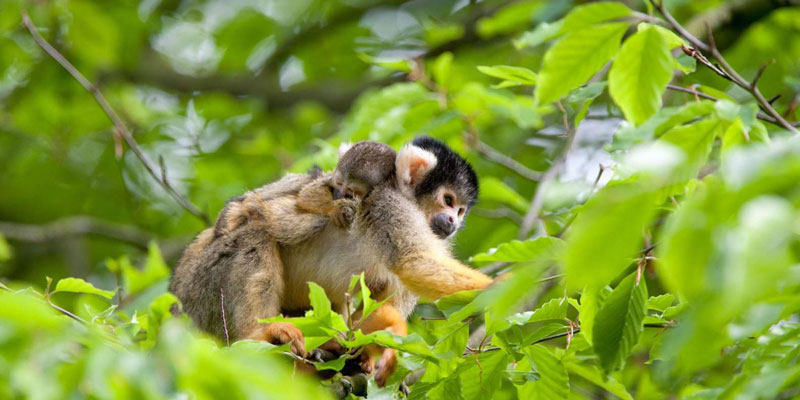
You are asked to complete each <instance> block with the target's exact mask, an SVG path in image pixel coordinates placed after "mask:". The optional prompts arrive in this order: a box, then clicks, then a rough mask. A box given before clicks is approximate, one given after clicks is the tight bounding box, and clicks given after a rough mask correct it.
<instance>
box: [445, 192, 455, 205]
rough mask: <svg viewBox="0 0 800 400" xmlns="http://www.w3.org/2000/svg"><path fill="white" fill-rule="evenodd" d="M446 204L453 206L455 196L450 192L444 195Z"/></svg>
mask: <svg viewBox="0 0 800 400" xmlns="http://www.w3.org/2000/svg"><path fill="white" fill-rule="evenodd" d="M444 204H447V206H448V207H452V206H453V196H450V195H448V194H446V195H444Z"/></svg>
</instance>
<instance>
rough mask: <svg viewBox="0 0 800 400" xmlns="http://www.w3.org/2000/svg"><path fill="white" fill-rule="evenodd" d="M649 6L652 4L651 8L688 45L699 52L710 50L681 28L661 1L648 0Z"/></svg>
mask: <svg viewBox="0 0 800 400" xmlns="http://www.w3.org/2000/svg"><path fill="white" fill-rule="evenodd" d="M650 4H652V5H653V7H655V8H656V9H657V10H658V12H659V13H661V15H662V16H663V17H664V19H665V20H667V22H669V24H670V25H671V26H672V29H675V30H676V31H677V32H678V34H680V35H681V36H683V37H684V38H685V39H686V40H688V41H689V43H691V44H692V46H694V47H696V48H698V49H700V50H703V51H709V50H711V48H709V47H708V45H706V44H705V43H703V41H702V40H700V39H698V38H697V37H695V36H694V35H692V34H691V33H690V32H689V31H687V30H686V29H685V28H684V27H683V26H681V24H680V23H678V21H677V20H676V19H675V18H674V17H673V16H672V14H670V13H669V12H668V11H667V9H666V8H665V7H664V2H663V0H650Z"/></svg>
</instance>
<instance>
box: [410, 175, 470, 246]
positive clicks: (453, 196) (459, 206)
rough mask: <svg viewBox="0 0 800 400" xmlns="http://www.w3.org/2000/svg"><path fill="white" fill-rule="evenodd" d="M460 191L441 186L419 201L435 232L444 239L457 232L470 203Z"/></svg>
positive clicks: (421, 197)
mask: <svg viewBox="0 0 800 400" xmlns="http://www.w3.org/2000/svg"><path fill="white" fill-rule="evenodd" d="M464 200H465V199H463V196H459V195H458V191H456V190H452V189H451V188H449V187H447V186H440V187H438V188H437V189H436V190H434V191H433V192H432V193H428V194H424V195H422V196H420V197H419V198H418V199H417V202H418V204H419V206H420V208H421V209H422V211H423V212H424V213H425V216H426V217H427V219H428V225H430V227H431V229H432V230H433V233H435V234H436V235H437V236H439V237H440V238H442V239H447V238H449V237H451V236H453V234H455V233H456V232H457V231H458V229H459V228H461V224H462V222H463V221H464V216H465V215H466V214H467V209H468V208H469V204H467V202H466V201H464Z"/></svg>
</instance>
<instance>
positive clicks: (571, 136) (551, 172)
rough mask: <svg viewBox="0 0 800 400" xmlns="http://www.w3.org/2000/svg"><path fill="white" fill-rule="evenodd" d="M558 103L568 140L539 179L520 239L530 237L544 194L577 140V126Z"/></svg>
mask: <svg viewBox="0 0 800 400" xmlns="http://www.w3.org/2000/svg"><path fill="white" fill-rule="evenodd" d="M557 104H558V105H559V107H560V108H561V110H562V112H563V113H564V119H565V120H564V122H565V127H566V129H567V140H566V142H564V148H562V149H561V154H559V156H558V158H556V159H555V161H553V165H551V166H550V168H549V169H548V170H547V172H545V173H544V176H542V179H541V181H539V186H538V187H537V188H536V193H535V194H534V195H533V199H532V200H531V206H530V208H529V209H528V212H527V213H526V214H525V216H524V217H523V218H522V223H521V224H520V227H519V234H518V235H517V239H519V240H524V239H527V238H528V235H529V234H530V232H531V230H532V229H533V225H534V224H535V223H536V221H537V220H538V219H539V213H541V211H542V206H543V205H544V194H545V192H546V191H547V189H548V188H549V186H550V185H551V184H552V183H553V181H554V180H555V178H556V176H557V175H558V172H559V171H560V170H561V168H562V166H563V164H564V161H566V159H567V154H568V153H569V151H570V149H571V148H572V145H573V143H574V142H575V133H576V131H577V129H576V128H575V127H570V125H569V121H568V120H567V119H566V110H564V108H563V106H561V103H557Z"/></svg>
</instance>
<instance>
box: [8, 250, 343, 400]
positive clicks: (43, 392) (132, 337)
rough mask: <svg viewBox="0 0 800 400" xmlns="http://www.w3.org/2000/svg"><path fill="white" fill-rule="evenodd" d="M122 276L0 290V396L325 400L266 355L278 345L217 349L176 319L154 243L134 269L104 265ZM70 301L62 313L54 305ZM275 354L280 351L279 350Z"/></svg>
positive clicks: (251, 344) (325, 395)
mask: <svg viewBox="0 0 800 400" xmlns="http://www.w3.org/2000/svg"><path fill="white" fill-rule="evenodd" d="M107 265H108V268H109V270H111V271H112V272H114V273H116V274H118V275H119V276H120V278H121V283H120V286H119V289H118V290H117V291H116V293H115V292H113V291H107V290H102V289H98V288H96V287H94V286H93V285H92V284H91V283H89V282H86V281H85V280H83V279H78V278H65V279H61V280H59V281H58V282H56V283H55V285H52V282H51V280H50V279H49V278H48V281H47V287H46V289H45V290H44V291H42V292H39V291H36V290H34V289H33V288H30V287H27V288H21V289H12V288H9V287H8V286H6V285H2V284H0V328H1V329H2V332H3V334H2V340H1V341H0V354H1V355H2V358H0V360H2V363H0V376H1V377H0V397H3V398H30V399H63V398H72V397H79V398H84V397H91V398H109V399H110V398H115V399H135V398H148V399H168V398H175V397H176V396H179V395H181V394H186V393H191V394H192V396H193V397H194V398H198V399H217V398H238V399H251V398H267V397H273V396H280V397H293V396H297V395H298V394H302V395H303V398H309V399H324V398H328V397H329V395H328V393H327V392H326V391H324V390H323V389H321V388H320V387H319V385H318V384H316V383H314V382H313V381H311V380H310V379H307V378H306V377H304V376H299V377H293V374H292V369H291V367H290V364H289V363H287V362H286V361H285V360H281V359H277V358H276V357H275V356H274V355H271V354H270V353H272V352H276V350H275V346H272V345H270V344H268V343H263V342H241V343H239V344H237V345H235V346H231V347H221V346H219V344H218V343H216V342H215V341H213V340H211V339H210V338H204V337H203V335H201V334H200V333H199V332H196V331H195V330H194V328H192V326H191V323H190V322H189V321H188V319H187V318H185V317H183V318H174V317H173V314H172V313H171V311H170V308H171V307H173V306H176V305H177V299H176V298H175V296H173V295H172V294H170V293H166V292H165V289H166V283H167V281H168V276H169V270H168V268H167V265H166V264H165V263H164V260H163V259H162V257H161V253H160V251H159V250H158V248H157V247H155V246H151V248H150V254H149V256H148V257H147V260H146V265H145V266H143V268H141V270H140V269H138V268H135V267H133V266H131V264H130V262H129V261H128V259H127V258H126V257H122V258H120V259H116V260H114V259H110V260H108V261H107ZM69 297H74V299H72V300H74V306H72V307H69V308H71V309H73V311H68V310H66V309H65V308H62V307H61V306H59V305H58V304H59V303H62V304H63V303H65V302H67V300H68V299H69ZM279 350H281V349H279Z"/></svg>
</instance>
